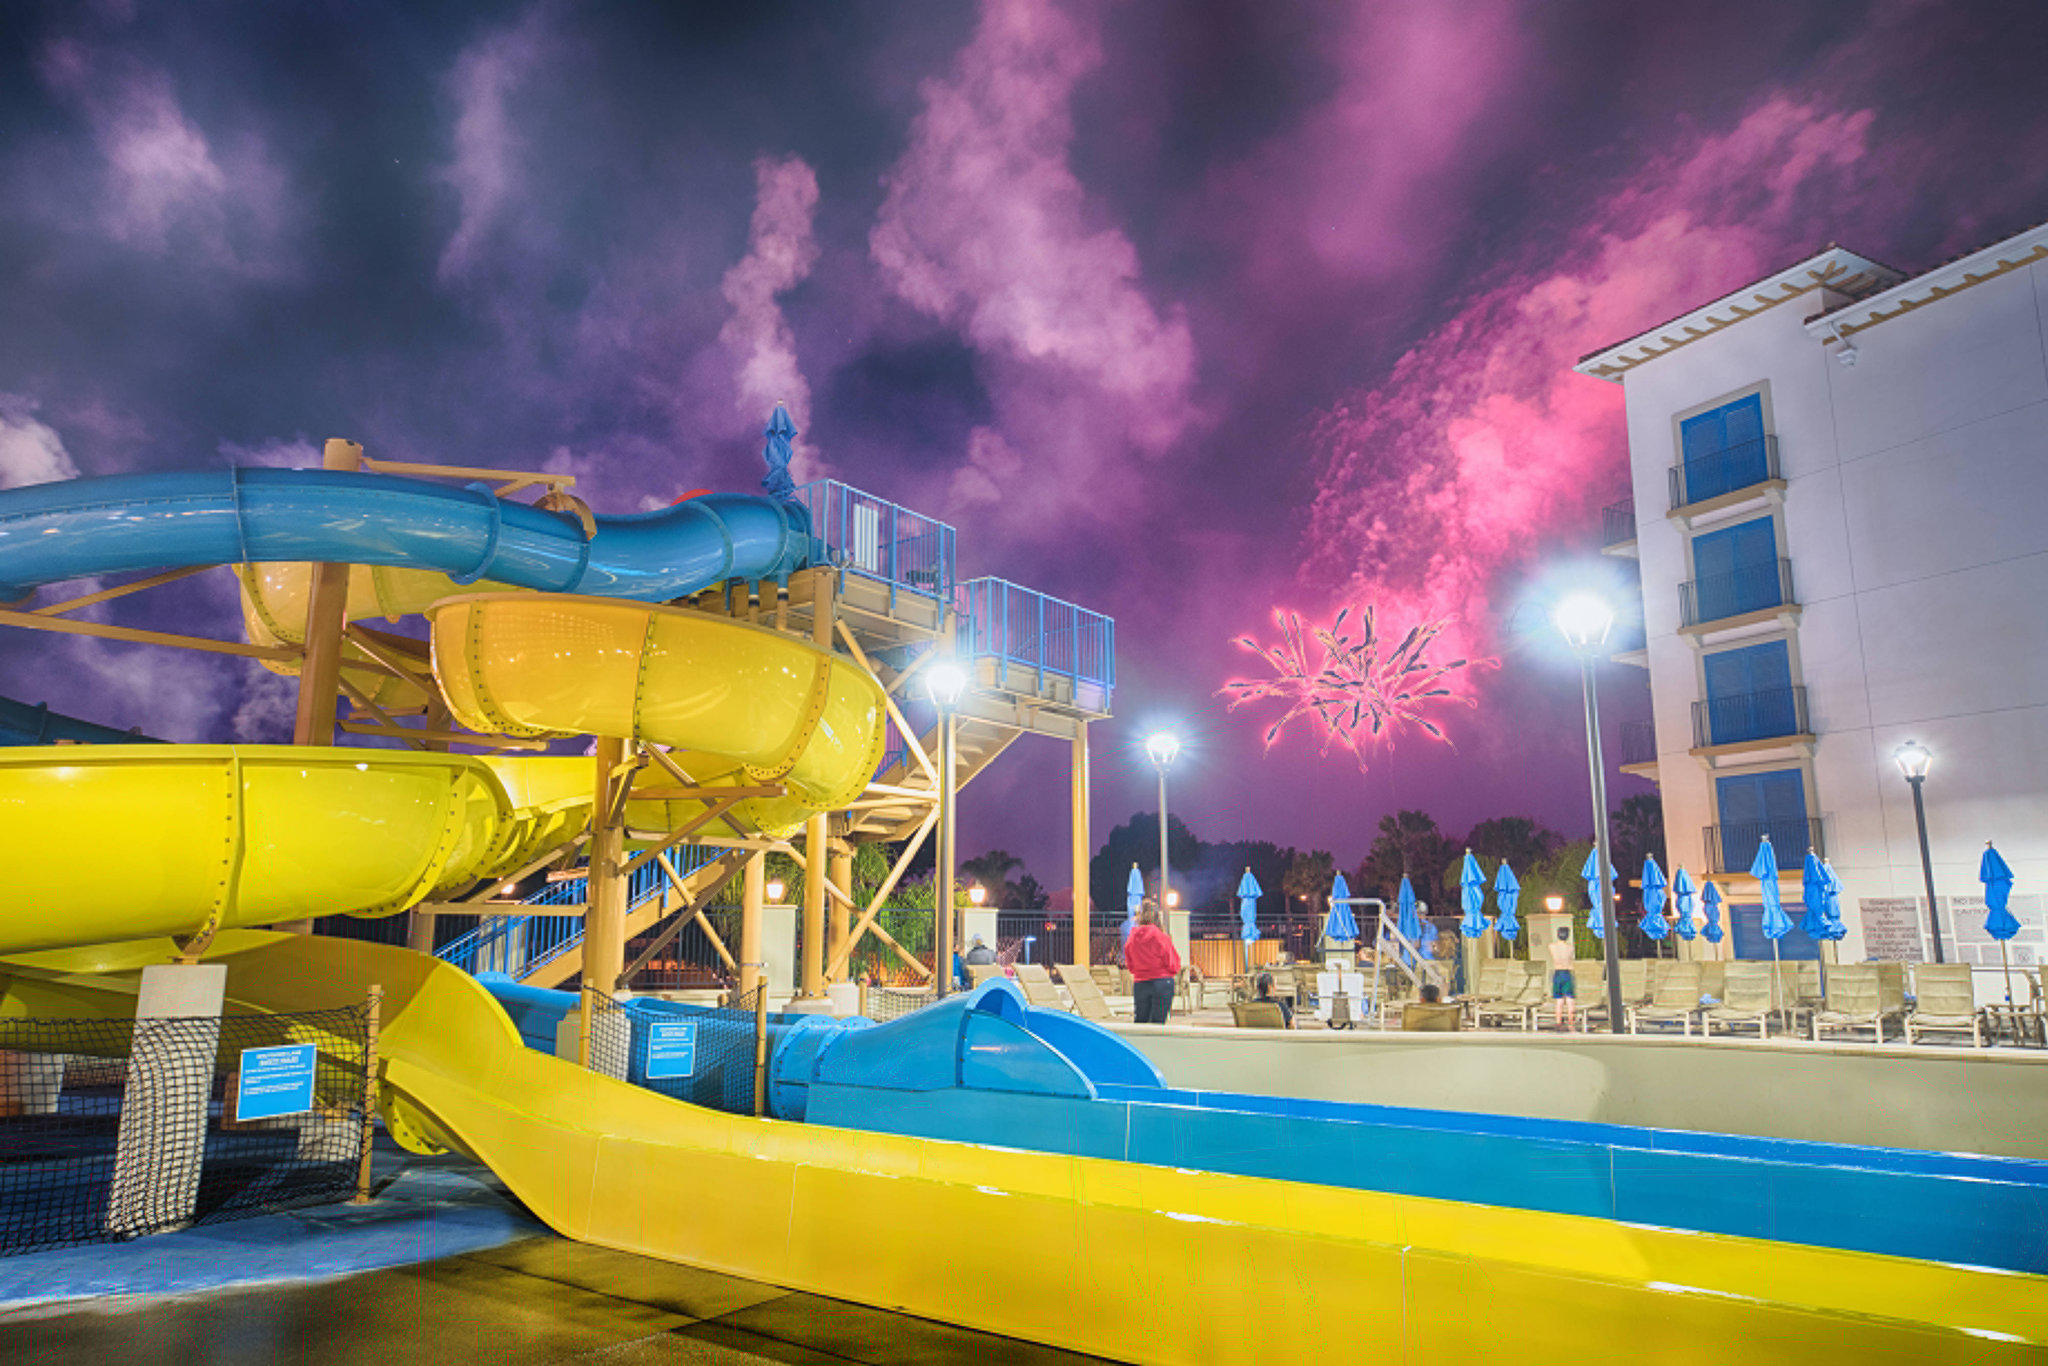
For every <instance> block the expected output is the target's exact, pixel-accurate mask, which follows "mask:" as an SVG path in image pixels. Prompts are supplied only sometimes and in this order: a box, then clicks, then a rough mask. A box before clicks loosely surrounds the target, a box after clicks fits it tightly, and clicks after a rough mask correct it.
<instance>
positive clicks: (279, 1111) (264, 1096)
mask: <svg viewBox="0 0 2048 1366" xmlns="http://www.w3.org/2000/svg"><path fill="white" fill-rule="evenodd" d="M318 1056H319V1050H318V1049H317V1048H315V1047H314V1046H313V1045H312V1044H309V1043H300V1044H284V1045H282V1046H280V1047H276V1048H245V1049H243V1050H242V1077H241V1082H240V1084H239V1085H238V1086H237V1087H236V1088H235V1118H236V1119H237V1120H244V1119H276V1118H278V1117H279V1116H280V1115H298V1114H304V1113H305V1112H306V1111H308V1110H310V1109H312V1108H313V1064H314V1061H315V1059H316V1058H317V1057H318Z"/></svg>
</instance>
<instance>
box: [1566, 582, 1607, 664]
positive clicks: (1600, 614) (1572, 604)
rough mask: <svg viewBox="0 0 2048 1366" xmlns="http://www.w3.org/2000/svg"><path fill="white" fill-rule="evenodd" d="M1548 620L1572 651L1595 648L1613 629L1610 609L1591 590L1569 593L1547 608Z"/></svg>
mask: <svg viewBox="0 0 2048 1366" xmlns="http://www.w3.org/2000/svg"><path fill="white" fill-rule="evenodd" d="M1550 620H1551V621H1552V622H1553V623H1554V624H1555V625H1556V626H1557V629H1558V631H1559V632H1560V633H1561V634H1562V635H1563V636H1564V638H1565V639H1566V640H1567V641H1569V642H1570V643H1571V646H1572V648H1573V649H1575V650H1591V649H1595V648H1597V647H1598V646H1599V645H1601V644H1602V643H1603V642H1604V641H1606V639H1607V633H1608V632H1609V631H1611V630H1613V629H1614V609H1613V608H1612V607H1610V606H1609V605H1608V604H1607V602H1606V601H1605V600H1604V599H1602V598H1601V597H1599V596H1598V595H1597V594H1593V593H1573V594H1572V595H1571V596H1570V597H1567V598H1565V599H1564V600H1563V601H1562V602H1560V603H1558V604H1557V606H1556V607H1555V608H1553V609H1552V610H1551V613H1550Z"/></svg>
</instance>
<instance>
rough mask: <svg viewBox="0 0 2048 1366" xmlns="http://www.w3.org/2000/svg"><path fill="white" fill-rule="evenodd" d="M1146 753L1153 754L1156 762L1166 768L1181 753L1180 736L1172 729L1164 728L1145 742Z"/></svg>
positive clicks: (1153, 759)
mask: <svg viewBox="0 0 2048 1366" xmlns="http://www.w3.org/2000/svg"><path fill="white" fill-rule="evenodd" d="M1145 753H1147V754H1149V755H1151V756H1152V762H1153V763H1154V764H1156V765H1158V766H1159V767H1160V768H1166V767H1168V766H1169V765H1171V764H1172V763H1173V761H1174V759H1175V758H1177V757H1179V755H1180V737H1179V736H1178V735H1175V734H1174V733H1173V732H1172V731H1170V730H1162V731H1160V732H1159V733H1158V734H1156V735H1154V736H1153V737H1152V738H1151V739H1149V740H1147V741H1146V742H1145Z"/></svg>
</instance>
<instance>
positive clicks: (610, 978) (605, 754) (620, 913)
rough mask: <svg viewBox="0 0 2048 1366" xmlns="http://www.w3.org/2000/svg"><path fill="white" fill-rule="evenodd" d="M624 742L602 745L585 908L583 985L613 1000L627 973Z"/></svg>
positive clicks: (608, 741)
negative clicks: (620, 802) (618, 798)
mask: <svg viewBox="0 0 2048 1366" xmlns="http://www.w3.org/2000/svg"><path fill="white" fill-rule="evenodd" d="M625 757H626V745H625V742H624V741H623V740H617V739H610V738H604V739H600V740H599V741H598V742H597V772H596V775H595V776H596V787H597V800H596V803H595V805H594V806H593V807H592V809H591V813H590V821H591V834H590V880H589V884H588V885H589V891H588V893H587V896H588V899H587V901H586V902H585V904H584V908H583V983H584V985H585V986H588V987H590V988H591V989H592V990H594V991H600V992H603V993H604V994H605V995H607V996H609V995H611V994H612V993H613V992H615V991H617V990H618V987H619V978H620V976H621V975H622V974H623V973H624V972H625V970H626V878H625V875H624V873H623V872H621V869H622V868H623V867H624V865H625V858H624V854H625V847H626V833H625V830H624V828H623V827H622V825H621V824H620V822H621V821H622V820H623V819H624V815H623V812H622V811H621V812H619V813H617V814H615V813H614V810H613V808H614V805H615V803H614V793H615V791H616V789H617V786H618V784H619V783H621V782H624V781H626V778H625V776H624V775H621V774H619V771H618V770H619V769H620V767H621V766H622V765H623V763H624V762H625Z"/></svg>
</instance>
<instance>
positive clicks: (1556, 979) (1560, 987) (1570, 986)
mask: <svg viewBox="0 0 2048 1366" xmlns="http://www.w3.org/2000/svg"><path fill="white" fill-rule="evenodd" d="M1576 990H1577V984H1576V983H1574V982H1573V981H1572V929H1571V926H1569V925H1559V926H1558V927H1557V939H1556V940H1555V941H1554V942H1552V944H1551V945H1550V1018H1551V1022H1552V1023H1553V1024H1556V1025H1557V1026H1558V1027H1559V1028H1561V1029H1571V1028H1574V1027H1575V1026H1576V1023H1577V1021H1576V1020H1575V1018H1574V1017H1575V1015H1576V1012H1577V1010H1578V1002H1577V1001H1576V1000H1574V999H1573V994H1574V992H1575V991H1576Z"/></svg>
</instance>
